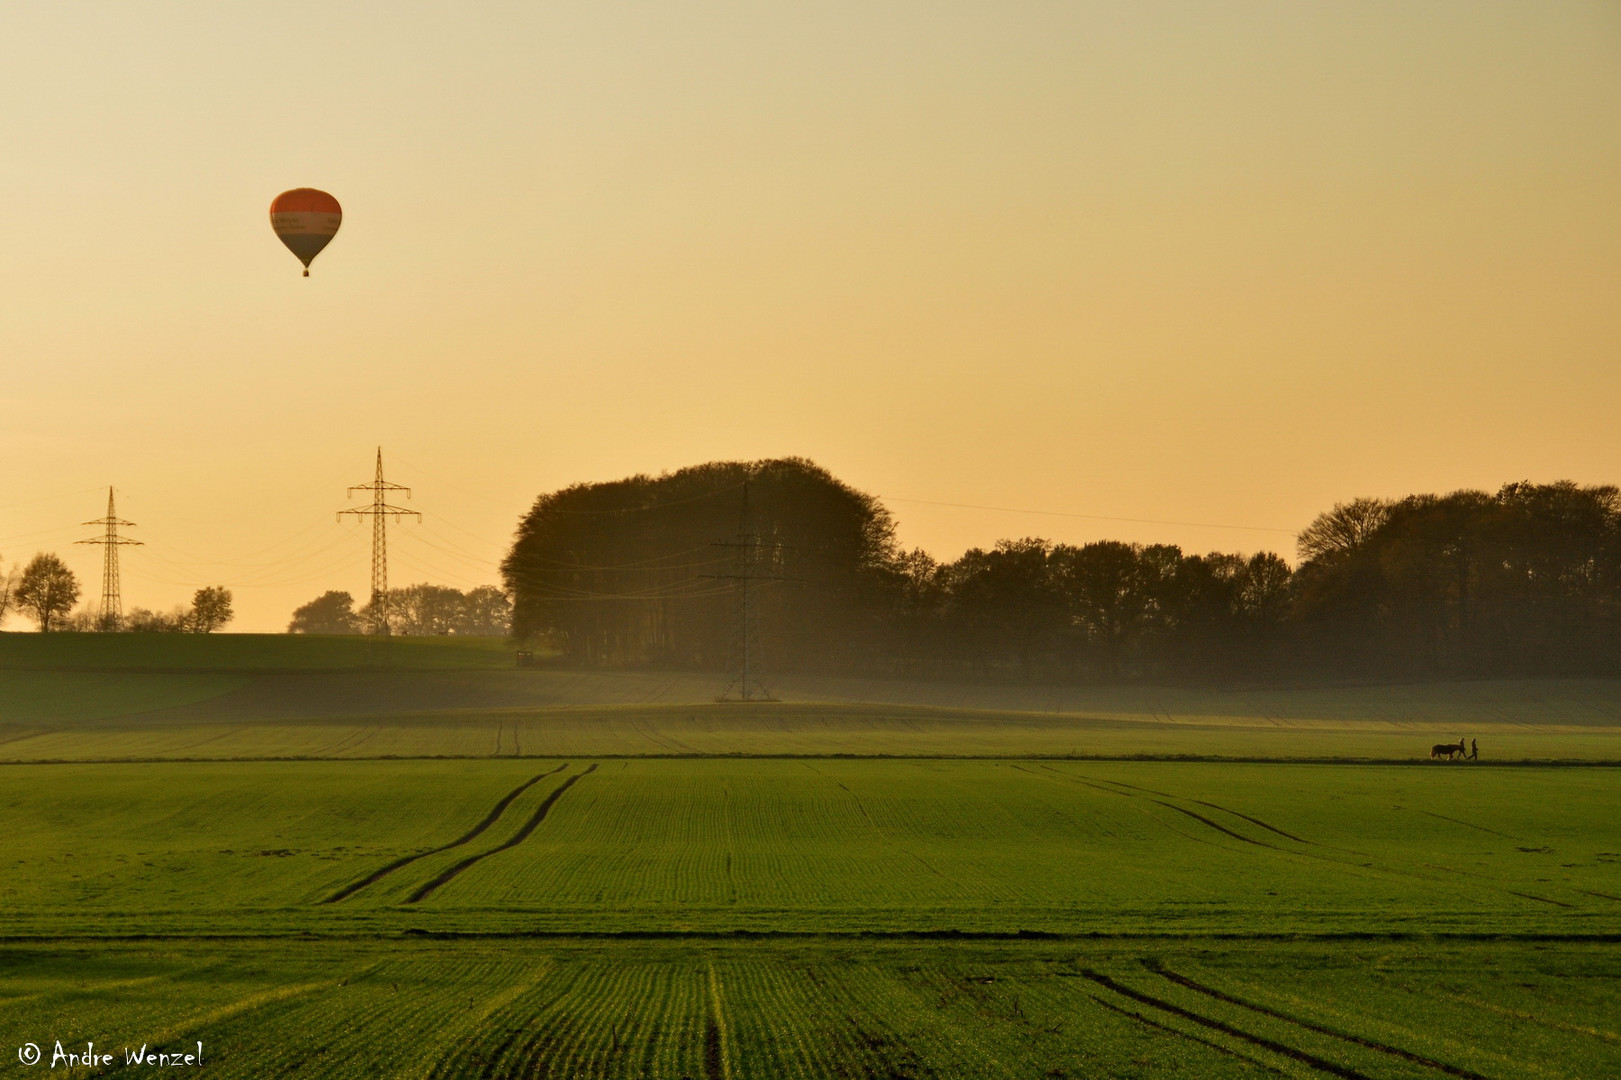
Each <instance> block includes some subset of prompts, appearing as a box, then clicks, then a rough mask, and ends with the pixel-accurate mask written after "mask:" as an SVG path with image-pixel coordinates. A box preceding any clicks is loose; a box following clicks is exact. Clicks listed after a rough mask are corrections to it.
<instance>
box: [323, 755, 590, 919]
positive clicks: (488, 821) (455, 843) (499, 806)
mask: <svg viewBox="0 0 1621 1080" xmlns="http://www.w3.org/2000/svg"><path fill="white" fill-rule="evenodd" d="M568 764H569V763H568V762H566V761H565V762H563V764H561V765H559V766H558V767H557V768H555V769H548V770H546V771H545V772H543V773H537V774H536V775H534V776H531V777H530V778H529V779H527V780H525V781H524V782H523V783H521V784H519V785H518V786H517V787H515V788H513V789H512V790H511V791H509V792H507V793H506V795H505V797H503V798H502V799H501V801H500V802H498V803H496V804H495V807H494V809H492V810H491V811H490V812H489V813H488V814H486V815H485V817H484V820H483V821H481V822H479V823H478V824H477V825H474V826H473V827H472V828H471V829H469V830H468V831H467V832H465V833H463V834H462V835H461V836H460V837H458V838H457V839H455V840H452V841H451V842H450V843H448V844H444V845H442V846H440V847H436V848H434V849H433V850H431V851H419V852H417V853H416V854H415V855H406V856H405V857H403V858H399V859H395V860H394V861H393V862H391V863H389V864H388V865H387V866H385V867H383V868H382V869H381V870H378V871H376V872H375V873H373V874H370V875H368V876H367V877H363V878H361V879H360V880H359V881H357V882H355V883H353V884H352V885H345V886H344V887H343V888H341V889H339V890H338V891H337V892H335V893H333V894H332V895H331V896H329V897H327V898H326V899H325V900H323V901H321V903H323V904H336V903H337V902H338V901H339V900H343V899H347V898H348V897H351V896H353V895H354V894H355V893H357V892H359V891H360V890H361V889H364V888H365V887H366V886H368V885H375V884H376V883H377V882H379V881H381V880H383V879H384V878H385V877H387V876H388V875H390V874H392V873H393V872H394V871H396V870H398V869H399V868H400V867H402V866H409V865H410V864H412V863H414V862H416V861H417V860H418V859H426V858H427V857H428V856H429V855H437V854H439V853H440V852H441V851H449V850H450V849H451V848H459V847H461V846H462V845H463V844H465V843H467V842H468V841H469V840H473V839H476V838H477V837H478V835H479V834H480V833H482V832H483V831H484V830H485V829H488V828H489V827H490V826H491V825H494V824H495V822H496V819H497V818H499V817H500V816H501V814H502V813H503V812H504V811H505V810H506V808H507V807H509V806H511V805H512V800H513V799H516V798H517V797H518V796H519V795H522V794H523V793H524V792H526V791H528V790H529V789H530V788H532V787H534V786H535V785H536V784H538V783H540V781H542V780H544V779H545V778H546V777H548V776H550V775H552V774H553V773H559V772H562V771H563V770H564V769H566V768H568ZM591 767H592V768H593V769H594V768H596V766H595V765H593V766H591Z"/></svg>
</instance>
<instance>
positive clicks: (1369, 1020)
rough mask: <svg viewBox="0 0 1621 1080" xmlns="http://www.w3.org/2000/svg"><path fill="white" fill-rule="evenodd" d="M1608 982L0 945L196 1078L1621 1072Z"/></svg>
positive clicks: (914, 959) (1488, 964)
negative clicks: (198, 1066)
mask: <svg viewBox="0 0 1621 1080" xmlns="http://www.w3.org/2000/svg"><path fill="white" fill-rule="evenodd" d="M1618 982H1621V964H1617V962H1616V958H1615V954H1614V952H1613V950H1610V949H1606V948H1598V947H1594V946H1589V945H1575V944H1554V945H1546V946H1544V947H1542V948H1540V949H1536V950H1530V949H1508V950H1505V949H1504V948H1503V947H1502V946H1501V945H1500V944H1497V943H1492V944H1462V945H1454V944H1424V945H1414V944H1409V943H1388V942H1356V943H1352V944H1346V945H1334V946H1326V947H1325V946H1324V945H1321V944H1312V943H1306V944H1278V945H1273V946H1271V947H1269V948H1267V949H1265V950H1257V949H1254V948H1247V947H1243V946H1238V947H1234V946H1232V945H1228V944H1219V943H1213V944H1206V945H1189V944H1185V943H1179V942H1144V943H1137V944H1135V945H1133V946H1131V947H1122V946H1120V945H1111V944H1108V943H1096V942H1080V943H1047V942H1041V943H1031V942H997V943H983V942H971V943H949V944H943V943H936V942H891V941H870V940H834V941H815V942H801V941H780V942H771V943H768V944H761V943H742V944H740V943H737V942H729V941H697V940H676V941H672V940H656V941H638V942H625V941H607V942H602V941H591V942H581V941H578V940H574V941H566V940H565V941H535V940H523V939H518V940H470V941H458V942H445V941H435V940H424V941H417V942H409V943H401V942H355V941H348V940H345V941H337V942H330V943H328V942H323V943H322V945H321V947H320V948H319V949H311V948H302V949H301V948H293V947H289V946H286V945H283V944H280V943H274V942H271V943H266V942H241V941H228V942H221V943H213V942H211V943H208V944H207V945H206V946H203V945H185V944H173V943H168V942H161V943H153V942H145V943H131V944H124V945H119V946H116V947H112V948H107V947H96V948H86V947H83V946H77V945H62V944H28V945H23V946H16V947H11V948H8V949H7V950H6V952H5V953H4V954H0V1003H3V1005H4V1008H5V1012H4V1016H5V1020H4V1025H5V1028H6V1029H7V1032H6V1033H7V1035H8V1036H11V1037H13V1038H14V1039H15V1040H16V1041H17V1042H19V1043H27V1042H32V1043H34V1044H35V1045H38V1046H41V1047H42V1050H43V1052H44V1054H45V1055H46V1056H47V1058H48V1057H49V1055H51V1054H52V1053H54V1050H55V1047H54V1043H55V1042H56V1041H57V1040H58V1038H59V1037H60V1039H61V1041H62V1042H63V1043H64V1049H67V1048H69V1046H70V1045H71V1046H72V1047H73V1048H74V1049H77V1050H78V1051H79V1052H81V1053H82V1052H83V1051H84V1050H85V1044H86V1043H87V1042H94V1043H95V1044H96V1046H97V1047H98V1048H99V1050H98V1052H105V1051H106V1050H112V1051H113V1052H114V1053H115V1054H116V1055H117V1059H118V1060H117V1063H118V1064H119V1065H122V1064H123V1050H124V1047H125V1045H126V1044H128V1045H130V1047H131V1049H132V1050H138V1049H139V1048H140V1047H141V1046H142V1045H143V1044H144V1045H146V1046H147V1047H148V1048H149V1049H155V1048H162V1049H163V1050H164V1051H168V1052H175V1051H180V1052H195V1050H196V1049H197V1044H199V1043H201V1051H202V1056H203V1067H204V1069H205V1070H206V1071H207V1073H209V1074H214V1075H219V1076H222V1077H264V1076H288V1075H310V1076H322V1077H354V1078H357V1080H359V1078H363V1077H451V1076H480V1077H484V1076H488V1077H559V1078H561V1077H569V1078H573V1077H624V1078H631V1077H647V1076H664V1077H693V1078H699V1077H737V1078H745V1077H746V1078H761V1080H772V1078H786V1080H795V1078H813V1077H850V1076H861V1077H960V1078H964V1080H973V1078H983V1077H1000V1076H1019V1077H1115V1076H1118V1077H1162V1076H1187V1077H1216V1078H1226V1077H1264V1076H1280V1075H1281V1076H1298V1077H1319V1076H1338V1077H1380V1078H1385V1077H1391V1078H1394V1077H1437V1078H1439V1077H1464V1078H1470V1077H1503V1078H1520V1077H1602V1076H1614V1075H1616V1074H1617V1072H1618V1071H1621V1034H1618V1032H1617V1030H1616V1029H1617V1025H1616V1024H1615V1018H1616V1008H1617V991H1616V987H1617V984H1618ZM31 1071H33V1070H24V1069H23V1068H21V1067H20V1066H19V1065H17V1064H16V1063H15V1062H14V1063H13V1064H12V1065H11V1066H9V1067H8V1073H15V1074H23V1075H26V1074H27V1073H28V1072H31ZM39 1071H43V1070H39ZM165 1071H166V1070H165ZM64 1073H65V1074H66V1075H81V1076H82V1075H92V1074H91V1073H89V1072H88V1071H87V1070H72V1071H70V1070H58V1072H57V1075H61V1074H64Z"/></svg>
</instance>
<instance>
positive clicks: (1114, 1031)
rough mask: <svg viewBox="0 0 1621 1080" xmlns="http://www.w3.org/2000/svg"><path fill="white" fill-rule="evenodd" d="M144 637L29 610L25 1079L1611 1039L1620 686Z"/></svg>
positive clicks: (1121, 1071) (16, 888) (1400, 1071)
mask: <svg viewBox="0 0 1621 1080" xmlns="http://www.w3.org/2000/svg"><path fill="white" fill-rule="evenodd" d="M4 637H7V638H14V637H19V635H4ZM129 637H130V638H131V639H135V640H137V645H138V646H139V648H137V647H134V646H121V647H122V648H124V649H125V652H124V653H123V654H122V655H121V656H120V657H117V658H116V659H119V660H120V661H121V662H120V663H119V664H118V665H109V664H108V663H107V662H106V660H107V658H106V656H99V657H98V656H89V657H88V658H87V657H86V655H84V654H83V653H75V652H74V651H72V649H70V648H68V647H67V646H63V645H59V644H57V643H55V642H53V643H51V647H52V648H55V649H58V650H65V651H59V652H58V653H56V654H51V655H46V654H43V653H38V652H36V653H35V654H34V660H35V661H37V663H34V665H33V666H28V665H23V664H19V663H13V664H12V665H11V666H10V667H6V666H4V665H5V664H6V663H7V661H8V659H9V660H12V661H14V660H15V659H16V654H15V652H8V650H10V649H12V643H11V642H9V641H7V642H4V643H0V710H3V711H0V740H4V741H0V758H3V759H5V760H4V761H0V822H3V823H4V825H5V842H4V844H3V845H0V1040H4V1041H5V1042H6V1045H5V1046H4V1048H3V1052H4V1054H5V1058H4V1059H3V1060H5V1061H6V1062H7V1064H6V1065H5V1066H4V1069H5V1071H6V1074H7V1075H15V1076H19V1077H24V1076H31V1075H37V1074H39V1073H41V1072H43V1071H44V1070H45V1067H46V1066H49V1065H50V1058H51V1056H52V1055H53V1054H54V1053H55V1050H56V1044H57V1042H58V1041H60V1042H61V1044H62V1050H63V1053H64V1054H67V1053H79V1054H82V1053H84V1052H85V1051H86V1050H87V1046H86V1044H87V1043H89V1042H94V1043H95V1044H96V1049H95V1052H96V1053H108V1052H111V1053H113V1054H114V1055H115V1060H114V1061H113V1062H111V1063H107V1062H98V1064H96V1065H95V1066H84V1065H81V1064H77V1063H69V1062H67V1061H65V1060H63V1061H61V1062H59V1063H58V1067H57V1068H56V1069H54V1070H51V1075H63V1076H73V1077H88V1076H96V1075H100V1074H102V1073H104V1072H122V1071H127V1070H128V1069H129V1068H131V1067H134V1066H131V1065H127V1064H125V1059H124V1057H123V1054H124V1048H125V1047H126V1046H127V1047H128V1048H129V1049H130V1050H131V1051H139V1049H140V1047H141V1046H142V1045H143V1044H145V1045H147V1046H148V1047H149V1049H158V1050H161V1051H163V1052H165V1053H169V1052H176V1053H180V1054H182V1055H183V1054H185V1053H193V1054H195V1053H196V1052H197V1045H196V1044H198V1043H201V1044H202V1054H203V1068H205V1069H207V1070H208V1071H209V1072H210V1073H213V1074H217V1075H219V1076H222V1077H236V1076H242V1077H248V1076H281V1075H308V1076H322V1077H326V1076H337V1077H345V1076H354V1077H370V1076H400V1077H443V1078H450V1077H475V1076H476V1077H536V1076H553V1077H582V1076H583V1077H594V1076H600V1077H668V1078H672V1080H674V1078H680V1077H690V1078H694V1080H696V1078H699V1077H704V1078H709V1077H722V1078H742V1077H760V1078H773V1077H790V1078H793V1077H918V1078H921V1077H997V1076H1016V1077H1025V1076H1028V1077H1064V1076H1071V1077H1083V1076H1084V1077H1094V1076H1110V1077H1114V1076H1119V1077H1145V1078H1146V1077H1180V1076H1193V1077H1229V1076H1231V1077H1247V1076H1278V1075H1283V1076H1297V1077H1323V1076H1338V1077H1364V1078H1370V1080H1371V1078H1377V1080H1383V1078H1399V1077H1400V1078H1405V1077H1437V1078H1439V1077H1472V1078H1477V1080H1478V1078H1482V1077H1485V1078H1491V1080H1508V1078H1516V1077H1549V1078H1553V1077H1571V1078H1588V1077H1598V1076H1608V1075H1621V812H1618V811H1621V767H1618V766H1617V765H1616V764H1614V763H1615V762H1618V761H1621V738H1618V735H1621V731H1618V729H1617V726H1616V721H1615V719H1614V716H1615V711H1614V710H1615V707H1616V702H1617V701H1618V700H1621V692H1618V691H1617V689H1616V688H1615V687H1612V686H1608V685H1606V684H1604V683H1597V682H1595V683H1576V682H1566V683H1545V684H1531V683H1496V684H1469V685H1466V686H1461V687H1454V688H1450V689H1449V688H1447V687H1445V686H1441V685H1428V686H1418V687H1391V688H1359V689H1354V690H1346V691H1324V690H1269V691H1236V690H1235V691H1203V692H1196V691H1187V690H1176V691H1167V690H1152V689H1148V688H1125V689H1118V690H1107V691H1095V692H1093V693H1092V695H1091V697H1090V698H1089V700H1090V702H1091V704H1092V705H1095V706H1098V707H1097V708H1096V710H1095V711H1092V710H1091V709H1089V708H1082V709H1078V710H1077V711H1069V710H1068V709H1067V708H1066V709H1062V710H1047V711H1042V710H1040V709H1037V708H1033V707H1026V706H1030V705H1031V702H1030V701H1020V700H1019V699H1018V695H1019V694H1021V693H1027V692H1030V693H1033V692H1034V691H1030V690H1029V689H1028V688H1026V689H1024V690H1021V689H1019V688H932V689H931V688H929V687H927V686H917V687H909V686H908V685H907V684H900V683H891V684H884V685H882V686H878V687H877V688H876V689H874V690H872V692H871V693H870V694H869V695H868V696H870V697H871V698H873V699H874V700H871V701H858V700H851V699H849V698H854V697H859V696H861V693H862V691H861V690H860V689H859V687H856V688H852V686H851V685H850V684H848V683H846V685H845V686H844V687H843V689H842V690H841V689H840V687H838V686H834V685H832V684H831V683H823V684H819V685H811V684H812V681H810V680H807V688H806V689H805V690H804V692H803V694H801V695H800V697H799V699H798V700H792V701H784V702H782V703H768V704H763V705H757V706H748V707H742V706H735V705H726V706H722V705H716V704H714V703H713V702H704V701H702V700H701V699H700V698H699V696H698V694H697V692H696V691H695V690H693V689H692V687H691V686H689V685H688V684H687V683H686V682H683V680H684V679H690V678H691V677H689V676H680V677H677V676H669V677H664V676H655V675H638V676H634V677H622V678H617V679H616V678H615V677H611V676H605V675H594V674H581V673H568V672H556V671H514V670H510V669H508V668H506V667H505V666H504V662H505V660H506V659H507V658H506V657H505V655H504V654H501V653H499V652H498V651H496V650H493V649H489V648H487V647H484V646H480V647H478V648H474V647H470V646H465V645H457V646H456V648H459V649H461V650H462V651H460V652H457V651H455V649H450V650H449V651H447V652H446V653H444V654H436V653H435V652H434V650H433V649H432V648H431V647H428V646H423V648H422V651H421V652H420V653H416V654H396V659H397V660H398V658H399V656H401V655H404V656H406V657H407V660H400V661H399V662H398V664H396V666H395V667H393V668H384V667H380V666H367V665H366V664H364V663H356V664H353V665H349V666H346V664H345V663H344V662H340V661H345V662H346V661H347V660H353V659H354V658H355V657H357V656H360V657H362V658H363V655H362V653H360V652H356V651H353V649H356V648H358V647H359V646H356V645H354V643H346V644H345V645H344V648H350V649H351V652H349V653H338V652H323V651H322V649H323V646H322V645H321V643H320V642H314V643H310V642H304V643H300V644H299V645H296V646H290V647H287V650H288V651H286V652H283V653H279V654H277V653H271V654H255V653H254V651H253V650H252V649H251V648H248V647H247V646H245V645H243V643H242V642H240V641H238V642H229V643H228V648H223V647H222V648H223V651H221V652H217V653H211V652H209V651H208V649H209V647H207V646H199V645H197V644H196V643H195V641H193V640H188V641H186V642H185V643H184V644H183V646H181V647H180V650H181V651H180V652H178V653H175V654H172V655H170V654H165V653H164V652H163V651H162V649H161V648H160V647H159V646H158V645H154V644H152V643H151V642H149V641H139V640H138V637H137V636H136V635H130V636H129ZM67 638H68V636H67V635H63V639H64V640H66V639H67ZM81 640H90V636H85V637H84V638H82V639H81ZM92 645H93V646H94V647H95V648H98V649H99V648H103V647H104V646H102V645H100V644H99V643H95V642H92ZM278 647H280V646H278ZM299 650H303V651H302V652H300V651H299ZM312 650H313V651H312ZM41 657H43V659H41ZM410 657H415V659H409V658H410ZM216 660H217V661H219V662H217V663H215V662H213V661H216ZM70 661H71V662H70ZM226 661H229V662H226ZM497 661H500V662H501V663H502V665H503V666H499V667H497V666H495V665H496V662H497ZM53 665H54V666H53ZM413 665H414V666H413ZM480 665H484V666H482V667H481V666H480ZM661 679H662V680H663V681H662V682H660V680H661ZM813 690H815V691H817V692H818V693H820V694H821V695H822V699H821V700H815V699H813V695H812V691H813ZM835 691H837V692H835ZM880 691H881V692H880ZM840 694H847V695H848V698H847V697H841V696H840ZM930 694H937V695H955V696H956V700H955V703H954V704H950V705H945V704H930V702H929V700H927V699H928V697H929V695H930ZM999 694H1000V695H1001V696H1000V697H999V696H998V695H999ZM886 695H887V696H888V697H889V698H891V699H893V700H882V699H883V698H884V697H885V696H886ZM975 695H978V699H977V701H968V700H965V699H967V698H972V697H975ZM784 696H788V695H786V694H785V695H784ZM682 698H686V699H688V700H681V699H682ZM1168 702H1169V703H1174V707H1175V708H1174V711H1172V710H1168V709H1165V708H1164V706H1165V704H1166V703H1168ZM1149 704H1155V705H1156V707H1155V708H1150V707H1149ZM1105 705H1111V706H1115V707H1114V708H1104V707H1103V706H1105ZM1245 710H1248V711H1245ZM1459 736H1471V737H1477V738H1479V740H1480V743H1481V756H1480V759H1479V760H1476V761H1466V762H1457V761H1439V762H1432V761H1430V760H1428V749H1429V746H1430V745H1431V744H1432V743H1434V742H1438V741H1443V740H1447V741H1450V740H1455V739H1456V738H1458V737H1459ZM30 1044H33V1045H36V1046H38V1047H40V1048H41V1053H42V1055H43V1057H42V1060H41V1063H40V1064H39V1065H33V1066H31V1065H29V1064H28V1061H27V1052H28V1051H27V1048H28V1046H29V1045H30ZM13 1054H17V1055H19V1056H17V1057H13V1056H12V1055H13ZM143 1067H144V1066H143ZM160 1071H163V1070H160Z"/></svg>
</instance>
